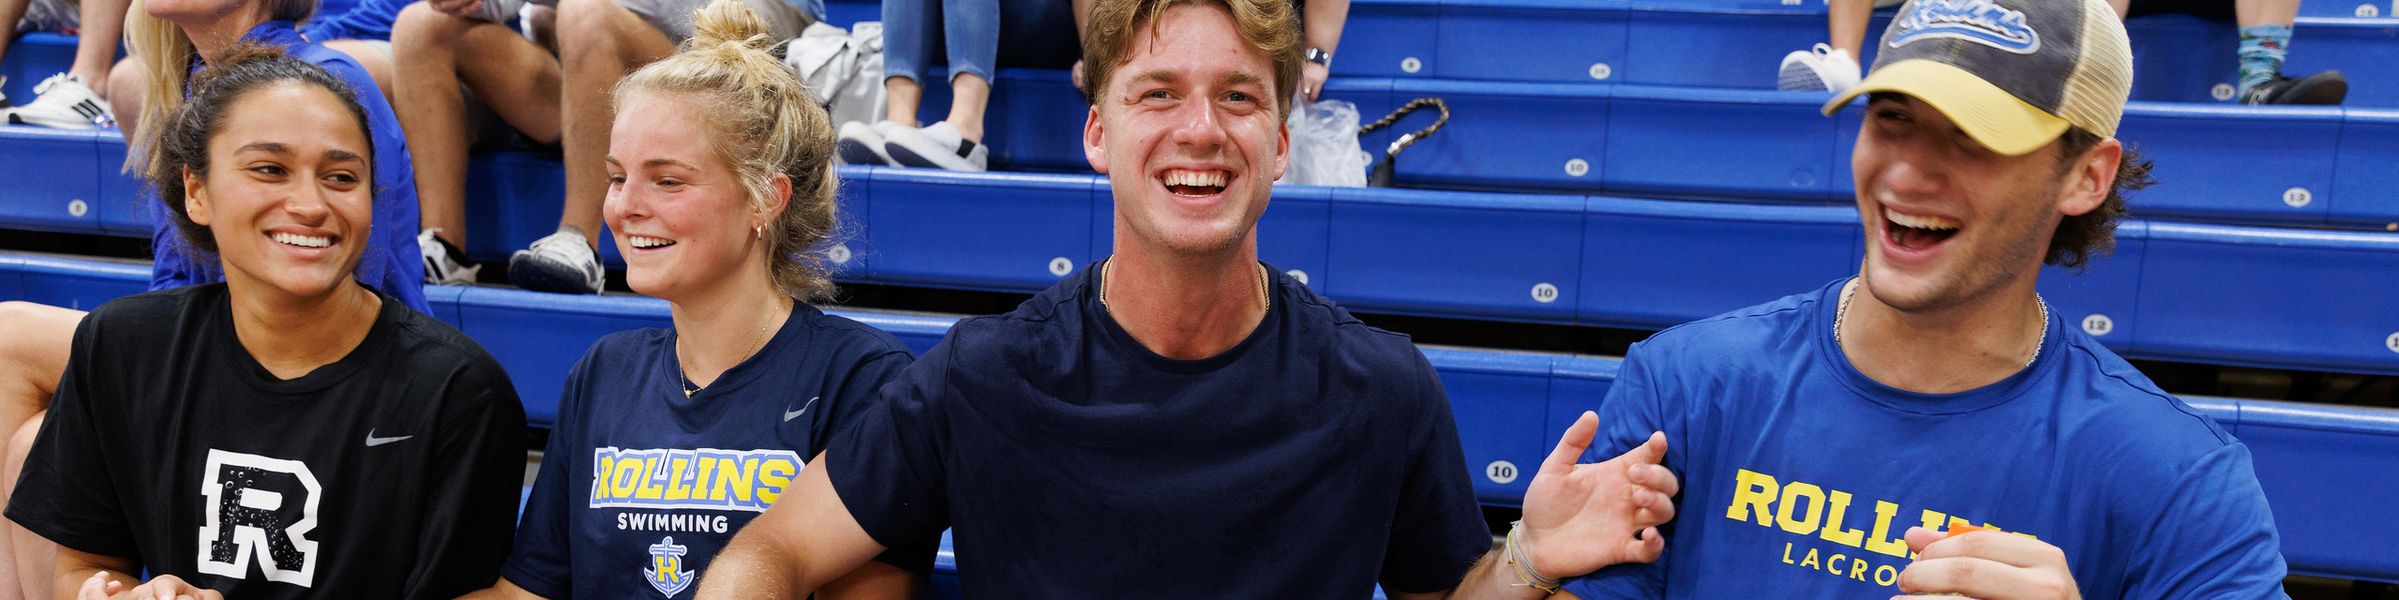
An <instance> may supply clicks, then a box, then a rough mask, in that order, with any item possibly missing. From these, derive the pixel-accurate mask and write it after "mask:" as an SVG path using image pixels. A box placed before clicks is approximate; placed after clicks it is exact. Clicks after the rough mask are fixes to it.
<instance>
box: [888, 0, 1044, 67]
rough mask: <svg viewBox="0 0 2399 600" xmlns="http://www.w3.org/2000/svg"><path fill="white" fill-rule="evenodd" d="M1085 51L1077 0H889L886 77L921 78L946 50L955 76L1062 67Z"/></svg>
mask: <svg viewBox="0 0 2399 600" xmlns="http://www.w3.org/2000/svg"><path fill="white" fill-rule="evenodd" d="M945 47H946V52H944V49H945ZM1081 52H1082V43H1081V40H1078V39H1076V38H1075V16H1074V3H1073V2H1072V1H1071V0H883V76H884V77H885V78H890V77H906V78H908V79H910V80H914V81H916V82H918V83H919V84H922V83H923V82H924V80H925V78H924V72H925V69H926V67H930V66H933V65H934V64H936V63H932V62H929V61H930V60H931V59H932V57H934V56H940V55H943V54H946V55H947V57H948V58H949V62H948V64H949V76H950V77H952V78H955V77H957V76H959V75H963V74H967V73H973V74H975V76H977V77H982V78H983V80H984V81H992V76H991V75H992V72H993V71H994V70H996V69H998V68H999V67H1000V66H1003V65H1004V66H1009V67H1034V68H1050V69H1063V68H1066V67H1068V66H1072V65H1073V64H1074V62H1075V59H1077V58H1081V54H1080V53H1081Z"/></svg>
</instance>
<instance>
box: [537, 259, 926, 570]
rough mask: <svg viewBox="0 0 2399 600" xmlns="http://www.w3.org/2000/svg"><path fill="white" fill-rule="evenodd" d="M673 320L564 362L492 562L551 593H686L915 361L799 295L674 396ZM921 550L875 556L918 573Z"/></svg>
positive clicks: (677, 384) (922, 564) (624, 334)
mask: <svg viewBox="0 0 2399 600" xmlns="http://www.w3.org/2000/svg"><path fill="white" fill-rule="evenodd" d="M675 333H676V332H675V330H674V329H642V330H636V331H621V332H617V333H613V334H609V336H608V337H605V338H601V339H600V342H599V343H597V344H593V345H592V347H591V351H590V352H586V353H584V355H583V361H582V362H579V363H576V364H575V370H574V371H573V372H572V373H570V374H568V375H567V379H566V389H565V390H563V391H562V392H561V393H560V395H559V399H558V426H557V428H555V429H553V430H551V431H550V448H549V451H548V452H547V453H546V454H544V457H545V458H544V460H542V461H541V478H540V480H539V481H536V482H535V483H534V484H533V494H532V496H531V497H530V498H528V499H527V500H526V503H525V518H524V520H523V521H522V522H521V523H519V527H518V530H517V544H516V554H515V555H514V556H513V557H511V558H509V561H508V565H507V567H505V568H504V570H503V571H501V574H502V575H504V576H506V577H508V581H509V582H510V583H514V584H516V585H517V586H518V587H522V588H524V589H525V590H526V591H530V592H533V593H535V594H539V595H541V596H544V597H548V598H686V599H688V598H691V597H692V592H690V591H687V590H690V589H691V588H692V587H693V584H694V582H695V581H696V580H697V579H696V577H695V576H696V575H697V574H699V573H702V572H705V571H706V570H707V568H708V564H709V562H710V560H711V559H713V558H715V557H716V554H717V552H718V551H721V550H723V549H724V548H725V542H728V541H731V540H732V539H733V534H734V533H735V532H737V531H738V530H740V529H741V527H742V526H743V525H746V524H748V523H749V522H750V519H753V518H756V517H757V516H758V514H759V513H761V512H764V511H765V510H766V508H767V506H769V505H772V504H774V503H775V501H776V500H779V499H781V498H782V496H783V492H784V491H785V490H787V489H789V488H790V487H791V481H792V479H793V478H796V477H798V476H799V473H800V471H801V470H803V469H806V468H807V467H808V464H807V463H808V461H811V460H815V459H816V454H817V453H818V452H821V451H823V450H824V449H825V442H827V441H829V440H831V439H833V435H834V432H836V431H840V430H841V429H842V428H844V427H847V426H849V425H850V424H851V423H854V422H857V420H858V413H859V412H860V411H862V410H865V408H866V407H869V406H873V405H874V404H875V403H876V402H877V399H876V396H875V390H876V388H880V387H882V386H883V384H884V383H886V382H889V381H891V379H892V378H893V377H894V376H896V375H898V373H899V372H900V369H902V368H904V367H907V366H908V363H909V362H910V361H912V360H914V357H912V356H909V354H908V347H907V346H905V345H902V344H901V343H900V341H899V340H898V339H896V338H893V337H891V334H887V333H884V332H882V331H880V330H877V329H875V328H873V327H868V326H867V325H865V324H863V323H859V322H857V321H852V320H849V319H844V318H841V317H836V316H832V315H828V314H825V313H823V312H820V311H818V310H817V309H816V308H815V307H812V306H808V305H806V304H800V305H797V306H794V307H792V311H791V318H789V319H786V320H785V321H784V322H783V327H782V329H780V330H777V331H776V333H775V335H774V337H771V338H768V340H767V342H766V346H765V347H763V348H760V349H759V350H758V353H757V354H756V355H755V356H751V357H750V358H749V359H748V360H744V361H742V362H741V364H739V365H734V366H733V368H731V369H728V370H726V371H725V373H724V375H723V376H720V377H717V378H716V381H714V382H712V383H710V384H708V387H707V388H706V389H702V390H700V391H699V393H697V394H693V395H692V396H690V397H685V396H684V395H683V390H684V387H683V385H684V384H683V367H682V365H681V363H680V362H678V361H677V359H676V357H675ZM933 551H934V549H933V547H931V546H926V547H923V548H917V549H913V550H911V551H897V550H895V551H892V552H888V553H885V554H884V556H883V558H882V560H883V561H884V562H886V563H890V564H891V565H893V566H897V567H900V568H904V569H908V570H910V571H913V572H915V573H918V574H920V575H922V574H927V573H930V572H931V571H932V570H933Z"/></svg>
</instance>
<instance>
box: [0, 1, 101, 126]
mask: <svg viewBox="0 0 2399 600" xmlns="http://www.w3.org/2000/svg"><path fill="white" fill-rule="evenodd" d="M129 5H130V1H129V0H82V2H81V3H80V4H77V3H74V2H69V1H68V0H29V1H18V0H0V19H5V21H0V22H5V23H8V26H9V29H7V30H5V31H10V32H24V31H76V32H77V34H76V38H75V59H74V62H73V63H72V64H71V65H69V67H68V69H67V72H65V73H59V74H57V75H52V76H50V77H49V78H48V79H44V80H42V83H41V85H39V86H36V87H34V94H35V96H34V98H33V99H32V101H30V102H24V103H22V105H19V106H15V107H11V108H6V109H0V114H4V116H0V123H7V124H11V125H32V126H37V127H48V128H52V129H98V128H102V127H107V126H108V125H110V124H112V123H114V122H115V121H116V114H115V112H114V111H112V110H111V109H110V106H109V103H108V99H107V91H108V68H109V65H110V63H112V62H114V61H115V60H116V58H117V42H118V40H119V39H121V38H122V37H123V36H120V35H118V33H119V32H120V31H122V30H123V29H124V27H125V10H126V8H127V7H128V6H129ZM12 11H13V13H14V14H10V13H11V12H12ZM6 44H7V42H6V41H0V51H4V50H5V46H6Z"/></svg>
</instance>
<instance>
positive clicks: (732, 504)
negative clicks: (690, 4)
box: [488, 0, 932, 598]
mask: <svg viewBox="0 0 2399 600" xmlns="http://www.w3.org/2000/svg"><path fill="white" fill-rule="evenodd" d="M695 25H696V28H697V30H698V33H697V35H696V36H694V37H693V38H692V39H691V40H690V41H689V42H686V43H685V45H684V47H683V49H682V51H681V52H680V53H678V54H676V55H674V56H673V57H670V58H667V59H665V60H662V61H659V62H657V63H654V64H651V65H649V66H646V67H643V68H642V69H641V70H639V71H635V72H634V73H633V74H632V75H630V76H628V77H626V78H625V79H624V80H623V81H622V82H620V83H618V84H617V86H616V92H615V101H616V115H617V117H616V121H615V126H614V129H613V130H612V132H611V136H610V140H609V146H608V148H609V151H608V156H607V167H608V194H607V200H606V202H605V204H604V205H603V214H604V216H605V218H606V220H607V223H608V228H609V230H610V231H611V232H613V233H614V235H615V242H616V244H617V250H619V251H621V252H622V253H623V254H624V256H625V264H626V282H627V283H628V284H630V285H631V286H632V287H633V289H634V290H635V291H638V292H641V293H644V294H648V295H651V296H656V297H658V298H663V299H665V300H667V301H668V302H669V303H671V305H672V314H673V318H674V326H673V327H669V328H664V329H645V330H639V331H627V332H621V333H617V334H614V335H610V336H608V337H607V338H604V339H602V340H600V342H599V343H598V344H595V345H593V346H592V348H591V350H590V351H589V352H587V353H585V354H584V356H583V360H582V362H581V363H579V364H577V365H576V366H575V369H574V371H573V373H572V374H570V375H569V376H568V378H567V384H566V389H565V390H564V392H563V393H562V394H561V398H560V399H559V408H558V412H559V423H558V426H557V428H556V429H554V430H552V431H551V434H550V442H549V450H548V452H547V453H546V454H544V459H543V461H542V464H541V470H540V474H539V475H538V479H537V480H536V482H535V483H534V486H533V493H532V496H531V498H530V499H529V500H528V502H527V504H526V507H525V515H524V519H523V522H522V523H521V525H520V526H519V529H518V535H517V539H516V548H515V550H514V555H513V556H511V557H510V559H509V562H508V564H507V566H506V567H505V568H503V570H502V571H501V575H502V578H503V581H502V582H501V583H500V585H499V586H497V587H495V588H494V589H492V590H489V592H488V593H489V594H490V595H491V596H495V597H530V596H540V597H550V598H562V597H576V598H587V597H622V598H636V597H657V596H656V595H664V596H665V597H669V598H675V597H683V598H688V597H690V595H691V594H693V593H696V591H697V590H694V589H692V585H693V584H694V582H695V580H696V579H697V576H698V574H699V573H700V572H701V571H702V570H704V569H705V568H707V566H708V564H709V563H710V561H711V560H712V559H713V558H714V557H715V555H716V553H717V551H718V550H720V549H722V548H723V547H724V545H725V542H727V541H728V540H731V539H732V537H733V534H734V532H735V531H737V530H739V529H740V528H741V527H742V526H743V525H744V524H746V523H748V522H749V521H750V519H751V518H752V517H755V516H757V515H758V514H759V513H760V512H763V511H765V510H766V508H767V506H769V505H771V504H773V503H774V502H775V501H776V500H778V499H779V498H780V497H781V496H782V494H783V492H784V490H786V489H788V488H789V487H790V485H791V482H792V481H793V480H794V479H795V477H796V476H797V474H798V473H799V472H800V471H801V470H803V469H808V468H814V467H813V465H814V463H815V460H816V457H817V456H819V454H820V453H821V452H822V451H823V450H824V448H825V444H826V442H828V441H829V440H831V439H833V437H834V434H835V433H836V432H837V431H839V430H840V429H842V428H843V427H844V426H846V425H848V424H850V423H851V422H853V421H855V419H856V416H857V415H858V414H859V412H860V411H861V410H862V409H863V408H864V407H866V406H868V405H869V404H870V403H873V402H876V401H877V394H876V390H877V389H878V388H880V387H882V385H883V383H884V382H885V381H888V380H890V379H892V378H893V376H894V375H895V374H897V373H898V372H899V371H900V369H901V368H903V367H906V366H908V364H909V363H910V362H912V361H913V358H912V357H911V356H910V355H909V354H908V351H907V350H906V348H905V347H903V346H902V345H900V343H899V342H898V340H895V339H893V338H892V337H891V336H890V335H888V334H884V333H882V332H880V331H877V330H875V329H873V328H870V327H867V326H866V325H863V324H860V323H858V322H855V321H851V320H849V319H844V318H840V317H835V316H830V315H826V314H824V313H823V312H820V311H818V310H817V309H816V308H814V307H811V306H809V305H808V304H807V303H806V302H805V300H807V299H810V298H817V297H822V296H823V295H825V294H826V293H827V292H829V291H830V289H831V284H830V283H828V282H827V281H826V280H825V277H824V270H823V268H822V259H821V258H819V256H820V255H819V253H820V252H821V250H822V246H823V244H824V242H825V239H826V237H827V235H828V233H829V232H830V231H832V230H833V224H834V222H835V212H836V211H835V207H834V189H835V188H834V186H835V178H834V173H833V171H832V169H831V162H832V155H833V131H832V128H831V124H830V123H829V120H828V118H827V116H826V115H825V112H824V110H823V109H822V108H820V107H819V106H817V104H816V103H815V101H814V100H813V99H812V98H810V97H809V96H808V94H807V93H806V91H805V90H804V89H802V87H801V84H800V82H799V81H797V80H795V79H793V78H792V76H791V75H790V73H789V72H788V71H787V70H785V68H784V67H783V65H782V64H781V63H780V62H778V61H777V60H776V59H775V58H774V57H773V56H772V55H769V54H768V52H767V49H768V48H769V47H770V44H771V40H770V38H769V37H768V36H767V35H766V33H765V32H766V24H765V23H764V22H763V21H761V20H760V19H759V18H758V17H757V16H755V15H754V14H753V13H751V12H750V10H749V9H748V8H747V7H745V6H743V4H742V2H741V1H740V0H717V1H716V2H715V3H713V4H710V5H709V6H707V7H706V8H703V9H701V10H700V11H699V14H698V15H697V16H696V17H695ZM931 563H932V553H931V549H930V548H918V549H913V550H901V551H894V552H890V553H886V554H885V555H884V556H883V557H882V558H881V559H880V560H878V561H876V562H870V563H867V564H866V565H865V566H863V567H860V568H859V569H858V570H856V571H854V572H852V573H851V574H850V575H849V576H848V577H847V578H845V579H843V580H841V581H840V582H838V583H836V584H835V585H833V586H831V587H830V588H829V589H828V595H829V596H836V597H869V598H905V597H914V591H915V588H916V587H917V586H918V582H919V581H921V577H922V575H923V574H924V573H925V572H927V571H929V570H930V569H931V566H932V565H931Z"/></svg>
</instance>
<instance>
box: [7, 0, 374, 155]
mask: <svg viewBox="0 0 2399 600" xmlns="http://www.w3.org/2000/svg"><path fill="white" fill-rule="evenodd" d="M6 1H8V0H0V2H6ZM103 1H105V0H103ZM406 5H407V2H406V0H364V1H362V2H359V3H358V4H355V5H352V6H351V7H350V10H348V11H344V12H343V13H342V14H339V15H320V14H315V13H316V4H315V3H314V2H311V3H307V4H305V5H293V6H294V8H295V9H296V12H291V13H290V14H284V13H283V12H280V11H279V12H278V16H277V17H276V18H278V19H282V20H288V21H293V22H296V23H299V28H300V31H299V35H298V36H297V37H294V38H292V40H293V41H294V42H301V41H305V42H306V43H309V44H315V45H322V46H324V47H326V48H329V49H332V50H334V51H337V52H340V53H342V54H344V55H347V57H348V58H349V59H350V62H351V63H352V64H351V65H348V68H354V69H359V70H361V71H362V72H363V74H364V75H365V76H367V77H369V78H370V79H372V80H373V81H374V83H375V89H376V90H379V91H378V94H379V95H381V96H382V97H383V99H382V104H383V105H385V106H386V107H388V106H390V104H391V101H392V57H391V42H390V41H389V40H390V39H391V23H392V19H394V18H397V17H398V16H399V15H400V8H401V7H403V6H406ZM120 14H122V12H120ZM120 20H121V19H120ZM87 39H88V38H87ZM77 52H78V53H80V52H81V49H80V47H79V48H78V50H77ZM311 60H314V59H311ZM105 70H106V71H107V77H105V78H104V79H103V80H104V81H106V82H107V83H108V88H107V89H110V90H115V91H117V92H118V93H116V94H113V95H109V96H108V100H107V102H108V105H109V106H110V107H111V108H110V112H111V114H119V115H139V114H141V112H142V102H143V101H144V99H145V98H147V96H146V93H145V91H144V89H145V88H146V87H147V86H148V85H149V83H150V78H151V77H153V76H155V74H154V73H153V72H152V70H151V69H150V67H149V66H148V65H146V64H144V63H143V61H142V55H141V54H139V53H128V54H127V55H126V56H125V59H124V60H120V61H117V64H116V66H115V67H113V68H108V69H105ZM336 74H341V73H340V72H337V73H336ZM137 124H138V123H127V124H125V131H126V132H127V133H128V134H130V133H132V131H133V130H134V129H135V125H137ZM389 135H393V136H394V137H397V136H398V134H397V133H393V134H389Z"/></svg>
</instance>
